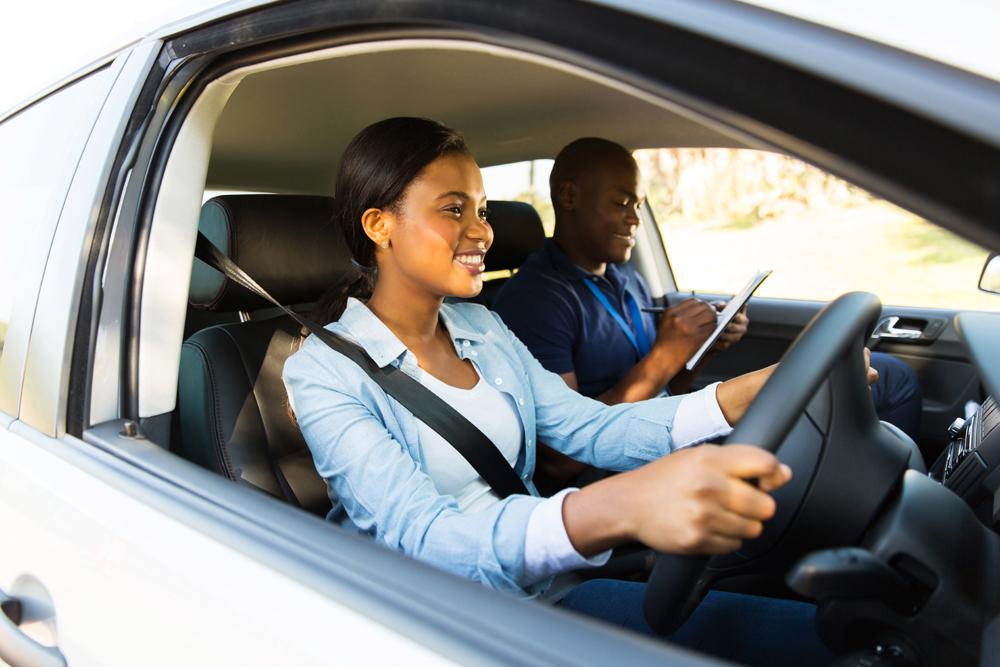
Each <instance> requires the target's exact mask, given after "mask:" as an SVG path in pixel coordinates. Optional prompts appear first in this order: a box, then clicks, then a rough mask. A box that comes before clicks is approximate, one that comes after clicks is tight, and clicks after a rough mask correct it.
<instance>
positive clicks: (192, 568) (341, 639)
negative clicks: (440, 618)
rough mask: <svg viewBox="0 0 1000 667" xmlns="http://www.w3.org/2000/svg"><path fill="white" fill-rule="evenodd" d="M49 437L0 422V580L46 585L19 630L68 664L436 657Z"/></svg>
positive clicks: (20, 586) (13, 585) (71, 442)
mask: <svg viewBox="0 0 1000 667" xmlns="http://www.w3.org/2000/svg"><path fill="white" fill-rule="evenodd" d="M62 444H64V445H65V446H67V447H91V445H88V444H85V443H82V442H80V441H78V440H75V439H74V438H72V437H71V436H66V438H65V440H64V441H63V443H62ZM52 447H53V441H52V440H51V439H50V438H48V437H47V436H44V435H42V434H40V433H38V432H36V431H34V429H31V428H30V427H28V426H26V425H24V424H21V423H18V422H14V423H13V424H11V425H10V428H9V429H6V428H4V429H2V430H0V525H2V526H3V527H4V531H5V533H6V534H7V535H8V536H16V539H10V538H8V539H5V540H4V547H3V549H0V572H2V573H3V574H2V579H0V588H2V590H4V591H5V592H6V593H8V594H10V595H18V594H22V595H23V594H24V593H25V592H26V591H25V590H24V589H25V588H27V587H30V585H31V582H42V583H43V584H44V586H45V588H46V589H47V591H48V593H49V595H50V596H51V601H52V604H53V606H54V612H55V615H54V619H53V621H52V622H48V623H46V622H34V623H26V624H25V629H26V631H27V632H29V633H30V634H33V635H34V636H35V638H36V640H41V641H43V642H45V641H51V640H56V641H57V642H58V647H59V649H60V650H61V651H62V652H63V654H64V655H65V657H66V659H67V662H68V664H70V665H73V666H74V667H77V666H83V667H86V666H87V665H104V666H108V667H112V666H114V665H121V666H122V667H133V666H134V665H139V664H142V665H151V666H152V665H165V666H166V665H170V666H176V665H224V664H233V665H236V664H239V665H250V664H253V665H329V664H332V663H336V664H390V663H391V664H399V663H402V662H403V661H406V664H411V665H431V664H434V665H438V664H446V661H445V660H443V659H442V658H441V657H440V656H438V655H436V654H434V653H432V652H430V651H428V650H427V649H426V648H424V647H422V646H419V645H418V644H415V643H414V642H412V641H411V640H409V639H406V638H404V637H401V636H399V635H398V634H395V633H393V632H391V631H389V630H388V629H387V628H385V627H384V626H382V625H380V624H378V623H376V622H374V621H372V620H371V619H369V618H367V617H365V616H363V615H361V614H359V613H357V612H354V611H351V610H349V609H347V608H345V607H343V606H340V605H338V604H337V603H336V602H334V601H332V600H330V599H329V598H328V597H326V596H324V595H323V594H321V593H318V592H316V591H314V590H312V589H310V588H308V587H307V586H304V585H303V584H302V583H300V582H298V581H295V580H293V579H291V578H288V577H285V576H283V575H282V574H281V573H280V572H278V571H276V570H275V569H274V568H271V567H268V566H266V565H265V564H262V563H259V562H257V561H255V560H254V559H252V558H250V557H248V556H247V555H245V554H243V553H240V552H239V551H238V550H236V549H235V548H233V547H230V546H228V545H227V544H225V543H224V542H223V541H221V540H220V539H219V538H217V537H213V536H211V535H206V534H204V533H202V532H199V531H198V530H196V529H194V528H192V527H191V526H189V525H187V524H185V523H184V522H182V521H179V520H177V519H175V518H173V517H171V516H169V515H168V514H166V513H164V512H162V511H159V510H158V509H156V508H153V507H150V506H148V505H146V504H144V503H142V502H140V501H138V500H136V499H135V498H134V497H133V496H131V495H130V494H129V493H127V492H124V491H123V490H121V489H117V488H112V487H111V486H110V485H107V484H104V483H102V482H101V481H100V480H98V479H97V478H96V477H94V476H93V475H91V474H90V473H89V471H87V470H81V469H79V468H77V467H76V466H74V465H73V464H71V463H69V462H67V461H66V460H65V459H64V458H62V457H60V456H58V455H56V454H54V453H53V452H52V451H50V449H51V448H52ZM25 597H28V596H25ZM36 599H37V598H36ZM29 602H30V600H29ZM31 606H32V605H30V604H29V607H31ZM42 606H44V605H42ZM35 608H36V609H37V606H36V607H35ZM29 613H30V612H29Z"/></svg>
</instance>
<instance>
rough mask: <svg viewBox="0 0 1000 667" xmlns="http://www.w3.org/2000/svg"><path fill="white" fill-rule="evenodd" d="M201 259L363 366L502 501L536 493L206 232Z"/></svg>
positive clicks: (435, 399)
mask: <svg viewBox="0 0 1000 667" xmlns="http://www.w3.org/2000/svg"><path fill="white" fill-rule="evenodd" d="M195 257H197V258H198V259H200V260H201V261H203V262H205V263H206V264H208V265H209V266H211V267H212V268H214V269H215V270H217V271H219V272H220V273H222V274H223V275H224V276H226V277H227V278H229V279H230V280H232V281H233V282H235V283H236V284H238V285H241V286H243V287H244V288H246V289H247V290H249V291H251V292H253V293H254V294H256V295H258V296H260V297H261V298H264V299H266V300H267V301H269V302H271V303H273V304H274V305H275V306H277V307H279V308H281V309H282V310H283V311H285V312H286V313H288V315H289V316H291V318H292V319H294V320H295V321H296V322H298V323H299V324H301V325H302V326H303V327H305V328H306V329H308V330H309V331H310V332H311V333H312V334H313V335H314V336H316V337H317V338H319V339H320V340H321V341H323V342H324V343H326V344H327V345H328V346H329V347H331V348H333V349H334V350H336V351H337V352H339V353H340V354H342V355H344V356H345V357H347V358H348V359H350V360H351V361H353V362H354V363H356V364H357V365H358V366H360V367H361V369H362V370H363V371H364V372H365V373H367V374H368V376H369V377H370V378H371V379H372V380H374V381H375V382H376V383H378V385H379V386H380V387H381V388H382V389H383V391H385V393H387V394H388V395H389V396H392V397H393V398H395V399H396V400H397V401H399V402H400V403H401V404H402V405H403V407H405V408H406V409H407V410H409V411H410V412H411V413H413V416H414V417H416V418H417V419H419V420H420V421H422V422H423V423H425V424H427V426H429V427H430V428H431V429H433V430H434V431H436V432H437V434H438V435H440V436H441V437H442V438H444V439H445V441H446V442H448V443H449V444H450V445H451V446H452V447H454V448H455V450H456V451H457V452H458V453H459V454H461V455H462V457H463V458H464V459H465V460H466V461H468V462H469V464H470V465H471V466H472V467H473V468H474V469H475V471H476V472H477V473H479V476H480V477H482V478H483V481H485V482H486V483H487V484H489V485H490V487H491V488H492V489H493V490H494V491H495V492H496V493H497V494H498V495H499V496H500V497H501V498H506V497H507V496H510V495H531V494H530V492H529V491H528V488H527V487H526V486H525V485H524V482H522V481H521V478H520V477H518V476H517V473H516V472H514V469H513V468H512V467H511V465H510V464H509V463H508V462H507V459H505V458H504V456H503V454H501V453H500V450H499V449H497V447H496V445H495V444H493V441H492V440H490V439H489V438H488V437H486V435H485V434H484V433H483V432H482V431H480V430H479V429H478V428H477V427H476V425H475V424H473V423H472V422H470V421H469V420H468V419H466V418H465V417H464V416H462V414H461V413H459V412H458V411H457V410H455V408H453V407H451V406H450V405H448V403H446V402H445V401H444V400H443V399H441V398H440V397H439V396H438V395H437V394H435V393H434V392H432V391H431V390H430V389H428V388H427V387H425V386H423V385H422V384H420V382H418V381H417V380H414V379H413V378H411V377H410V376H409V375H407V374H406V373H404V372H403V371H401V370H399V369H398V368H396V367H395V366H391V365H390V366H386V367H384V368H380V367H379V365H378V364H376V363H375V360H374V359H372V358H371V356H369V355H368V353H367V352H366V351H365V350H364V348H362V347H361V346H360V345H357V344H355V343H352V342H351V341H348V340H346V339H344V338H341V337H340V336H338V335H337V334H335V333H333V332H332V331H329V330H327V329H324V328H323V327H321V326H320V325H318V324H316V323H315V322H311V321H310V320H308V319H306V318H304V317H302V316H301V315H299V314H298V313H296V312H295V311H293V310H292V309H291V308H288V307H287V306H284V305H283V304H281V303H278V301H277V300H275V298H274V297H272V296H271V295H270V294H268V293H267V290H265V289H264V288H263V287H261V286H260V285H258V284H257V282H256V281H255V280H254V279H253V278H251V277H250V276H249V275H248V274H247V273H246V272H245V271H244V270H243V269H241V268H240V267H239V266H238V265H237V264H236V263H235V262H234V261H233V260H231V259H229V258H228V257H226V255H225V254H223V253H222V251H220V250H219V249H218V248H216V247H215V245H214V244H213V243H212V242H211V241H209V240H208V238H207V237H205V235H204V234H202V233H201V232H198V241H197V244H196V246H195Z"/></svg>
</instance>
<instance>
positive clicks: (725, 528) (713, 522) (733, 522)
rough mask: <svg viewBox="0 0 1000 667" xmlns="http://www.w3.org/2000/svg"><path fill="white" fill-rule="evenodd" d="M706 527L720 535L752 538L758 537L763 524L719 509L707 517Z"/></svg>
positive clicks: (741, 538) (732, 537)
mask: <svg viewBox="0 0 1000 667" xmlns="http://www.w3.org/2000/svg"><path fill="white" fill-rule="evenodd" d="M708 527H709V528H710V529H711V530H712V532H713V533H715V534H716V535H718V536H720V537H724V538H729V539H737V540H752V539H753V538H755V537H758V536H759V535H760V533H761V531H762V530H763V529H764V524H763V523H762V522H761V521H758V520H755V519H748V518H747V517H745V516H742V515H740V514H737V513H735V512H728V511H726V510H720V511H719V512H716V513H715V514H714V515H712V516H711V517H710V518H709V519H708Z"/></svg>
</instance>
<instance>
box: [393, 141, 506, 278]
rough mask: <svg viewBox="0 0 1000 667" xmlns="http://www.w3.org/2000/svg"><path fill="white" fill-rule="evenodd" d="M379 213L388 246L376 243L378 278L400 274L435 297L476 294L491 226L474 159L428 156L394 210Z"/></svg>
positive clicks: (491, 242)
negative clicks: (425, 164) (386, 235)
mask: <svg viewBox="0 0 1000 667" xmlns="http://www.w3.org/2000/svg"><path fill="white" fill-rule="evenodd" d="M383 216H384V217H385V220H384V223H385V225H386V231H387V232H388V238H389V248H381V247H376V258H377V261H378V267H379V280H380V281H381V280H383V279H385V278H390V276H391V279H392V280H395V279H399V278H402V279H404V280H406V281H407V282H409V283H411V284H413V285H416V286H418V287H419V288H422V289H424V290H426V291H427V292H429V293H431V294H433V295H435V296H441V297H445V296H456V297H470V296H475V295H477V294H479V292H480V290H482V288H483V272H484V271H485V270H486V264H485V263H484V256H485V254H486V251H487V250H489V247H490V246H491V245H492V244H493V229H492V228H491V227H490V225H489V223H488V222H487V221H486V193H485V192H484V190H483V177H482V174H480V172H479V165H477V164H476V161H475V160H473V159H472V158H471V157H470V156H468V155H446V156H443V157H440V158H438V159H436V160H434V161H433V162H431V163H430V164H428V165H427V166H426V167H424V169H423V170H422V171H421V172H420V174H419V175H418V176H417V178H416V179H415V180H414V181H413V182H412V183H410V185H409V187H408V188H407V189H406V192H405V193H404V195H403V199H402V201H401V202H400V204H399V206H398V207H397V210H396V211H389V210H386V211H383Z"/></svg>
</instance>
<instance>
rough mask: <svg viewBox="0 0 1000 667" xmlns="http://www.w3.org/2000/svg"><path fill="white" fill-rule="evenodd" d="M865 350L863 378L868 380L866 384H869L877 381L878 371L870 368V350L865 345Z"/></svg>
mask: <svg viewBox="0 0 1000 667" xmlns="http://www.w3.org/2000/svg"><path fill="white" fill-rule="evenodd" d="M864 351H865V378H866V379H867V380H868V386H871V385H873V384H875V383H876V382H878V371H877V370H875V369H874V368H872V351H871V350H869V349H868V348H867V347H866V348H864Z"/></svg>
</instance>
